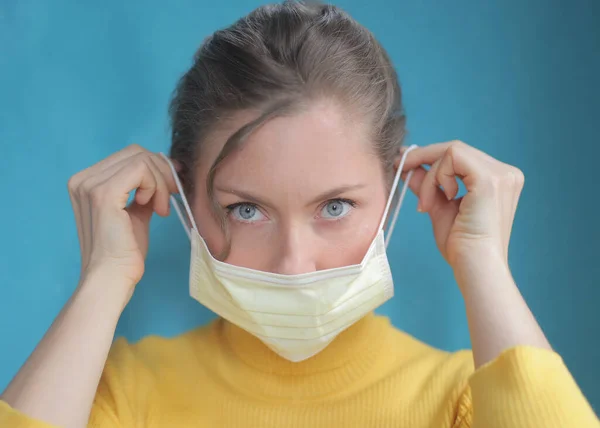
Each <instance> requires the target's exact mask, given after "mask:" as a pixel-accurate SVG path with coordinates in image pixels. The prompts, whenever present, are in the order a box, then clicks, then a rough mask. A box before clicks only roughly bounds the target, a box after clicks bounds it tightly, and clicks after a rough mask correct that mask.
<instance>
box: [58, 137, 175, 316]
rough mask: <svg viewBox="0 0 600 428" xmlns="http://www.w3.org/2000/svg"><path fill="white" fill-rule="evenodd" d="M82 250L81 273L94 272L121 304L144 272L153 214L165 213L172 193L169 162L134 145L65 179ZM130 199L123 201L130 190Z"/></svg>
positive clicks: (87, 274) (163, 214)
mask: <svg viewBox="0 0 600 428" xmlns="http://www.w3.org/2000/svg"><path fill="white" fill-rule="evenodd" d="M68 187H69V195H70V197H71V204H72V205H73V211H74V212H75V219H76V223H77V232H78V235H79V243H80V250H81V277H82V282H81V283H83V279H85V278H88V276H90V275H99V276H100V277H101V278H103V279H104V280H105V281H103V282H104V283H105V287H107V290H106V291H109V290H108V287H117V288H118V290H117V291H118V292H122V291H124V292H125V293H126V294H125V295H124V296H125V298H126V301H125V302H124V304H126V303H127V302H128V301H129V299H130V297H131V294H132V293H133V290H134V288H135V285H136V284H137V283H138V282H139V281H140V279H141V278H142V275H143V273H144V260H145V258H146V253H147V251H148V232H149V224H150V218H151V217H152V213H153V212H156V213H157V214H158V215H160V216H168V215H169V211H170V209H169V196H170V194H171V193H175V192H177V187H176V185H175V180H174V179H173V176H172V174H171V169H170V167H169V165H168V163H167V162H166V161H165V159H164V158H162V157H161V156H160V155H158V154H155V153H152V152H149V151H148V150H146V149H144V148H142V147H140V146H138V145H136V144H134V145H131V146H129V147H127V148H125V149H123V150H121V151H119V152H117V153H115V154H113V155H111V156H109V157H108V158H106V159H104V160H102V161H100V162H98V163H97V164H95V165H93V166H91V167H89V168H87V169H85V170H83V171H81V172H79V173H77V174H75V175H74V176H73V177H71V179H70V180H69V184H68ZM133 190H135V199H134V200H133V201H132V202H131V203H130V204H129V206H128V205H127V201H128V199H129V194H130V192H131V191H133Z"/></svg>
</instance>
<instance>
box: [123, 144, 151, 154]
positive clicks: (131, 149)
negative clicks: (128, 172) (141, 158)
mask: <svg viewBox="0 0 600 428" xmlns="http://www.w3.org/2000/svg"><path fill="white" fill-rule="evenodd" d="M125 151H127V152H129V153H140V152H145V151H146V149H144V148H143V147H142V146H140V145H139V144H137V143H133V144H130V145H129V146H127V147H126V148H125Z"/></svg>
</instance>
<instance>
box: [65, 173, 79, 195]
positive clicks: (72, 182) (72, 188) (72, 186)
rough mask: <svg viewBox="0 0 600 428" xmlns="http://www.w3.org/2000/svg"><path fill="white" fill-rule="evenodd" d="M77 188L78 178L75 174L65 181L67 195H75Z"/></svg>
mask: <svg viewBox="0 0 600 428" xmlns="http://www.w3.org/2000/svg"><path fill="white" fill-rule="evenodd" d="M77 186H79V177H78V174H75V175H73V176H71V178H69V180H68V181H67V189H68V190H69V193H70V194H75V193H76V190H77Z"/></svg>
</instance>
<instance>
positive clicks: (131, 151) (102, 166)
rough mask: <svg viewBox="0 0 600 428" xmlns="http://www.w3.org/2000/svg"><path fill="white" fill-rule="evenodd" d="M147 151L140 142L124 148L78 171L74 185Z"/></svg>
mask: <svg viewBox="0 0 600 428" xmlns="http://www.w3.org/2000/svg"><path fill="white" fill-rule="evenodd" d="M143 152H147V150H146V149H144V148H143V147H141V146H140V145H139V144H131V145H129V146H127V147H125V148H124V149H122V150H119V151H118V152H116V153H113V154H112V155H110V156H108V157H106V158H104V159H102V160H101V161H100V162H97V163H95V164H94V165H92V166H90V167H88V168H86V169H84V170H82V171H80V172H78V173H77V174H76V175H75V176H74V177H73V179H74V186H77V185H79V184H80V183H82V182H83V181H85V180H87V179H88V178H90V177H93V176H96V175H97V174H98V173H100V172H101V171H104V170H106V169H108V168H110V167H111V166H113V165H116V164H118V163H120V162H121V161H122V160H124V159H127V158H130V157H133V156H135V155H137V154H138V153H143Z"/></svg>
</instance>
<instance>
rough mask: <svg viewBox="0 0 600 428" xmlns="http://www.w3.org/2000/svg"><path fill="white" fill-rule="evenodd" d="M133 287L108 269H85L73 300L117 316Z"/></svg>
mask: <svg viewBox="0 0 600 428" xmlns="http://www.w3.org/2000/svg"><path fill="white" fill-rule="evenodd" d="M133 288H134V287H133V286H131V285H129V284H128V283H127V281H124V280H122V279H120V276H119V275H117V274H113V273H111V272H110V271H108V270H102V269H98V270H87V271H86V272H85V273H83V274H82V276H81V279H80V281H79V284H78V286H77V289H76V291H75V294H74V300H77V301H80V302H84V304H85V305H90V307H91V308H99V309H100V310H101V311H102V312H107V313H109V314H114V315H116V316H117V318H118V317H119V316H120V315H121V312H123V310H124V309H125V306H127V303H129V300H130V299H131V296H132V294H133Z"/></svg>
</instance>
